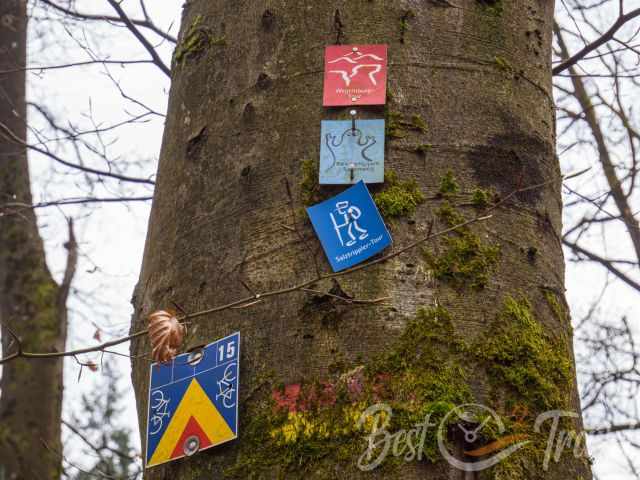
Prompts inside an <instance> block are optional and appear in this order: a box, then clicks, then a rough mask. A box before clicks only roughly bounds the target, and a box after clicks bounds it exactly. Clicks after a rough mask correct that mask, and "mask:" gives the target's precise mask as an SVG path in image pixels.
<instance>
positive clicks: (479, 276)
mask: <svg viewBox="0 0 640 480" xmlns="http://www.w3.org/2000/svg"><path fill="white" fill-rule="evenodd" d="M438 3H440V4H438ZM552 17H553V2H548V1H543V0H513V1H510V2H505V1H494V2H480V1H477V0H456V1H451V2H449V4H447V2H413V3H412V5H411V7H410V10H409V7H408V6H407V5H403V4H402V3H401V2H379V1H375V2H371V1H365V0H358V1H349V2H347V1H329V2H316V1H303V2H291V1H285V0H276V1H272V2H263V1H252V2H248V1H245V2H240V3H238V2H223V1H220V0H215V1H210V2H190V3H188V4H187V5H186V7H185V12H184V18H183V20H182V32H183V34H182V35H181V46H182V47H179V49H180V50H179V51H180V52H184V51H185V48H186V47H187V46H188V45H189V44H193V41H192V40H189V39H190V37H191V36H190V35H189V32H192V31H193V28H192V27H193V25H194V24H196V25H197V26H198V29H199V30H202V29H205V31H206V32H207V35H208V38H216V39H222V38H224V42H204V43H202V42H199V43H198V45H199V46H198V52H197V55H196V54H191V55H185V54H184V53H183V54H181V55H180V58H179V59H175V61H174V69H173V85H172V88H171V94H170V100H169V113H168V118H167V125H166V130H165V134H164V140H163V148H162V154H161V158H160V164H159V168H158V181H157V191H156V197H155V200H154V205H153V209H152V213H151V218H150V222H149V233H148V238H147V247H146V253H145V258H144V262H143V268H142V272H141V276H140V281H139V284H138V288H137V290H136V294H135V301H134V303H135V309H136V313H135V316H134V321H133V325H132V328H133V329H138V328H140V327H141V326H142V323H143V322H144V318H145V317H146V315H148V314H149V313H150V312H151V311H153V310H155V309H158V308H162V307H163V306H165V305H167V303H168V302H171V301H175V302H177V303H178V304H180V305H181V306H183V307H184V308H185V310H187V311H196V310H200V309H202V308H203V307H211V306H215V305H223V304H226V303H228V302H230V301H233V300H236V299H239V298H243V297H246V296H247V289H250V290H252V291H254V292H265V291H270V290H276V289H282V288H286V287H289V286H291V285H295V284H297V283H300V282H303V281H305V280H311V279H313V278H316V276H317V271H316V266H317V268H318V269H319V270H320V271H321V272H322V273H327V272H329V271H330V269H329V265H328V264H327V261H326V259H325V257H324V256H323V252H322V250H321V249H320V245H319V243H318V240H317V238H316V237H315V235H314V232H313V229H312V226H311V224H310V222H309V221H308V220H307V219H306V216H305V215H304V209H303V207H304V206H309V205H313V204H317V203H319V202H321V201H323V200H326V199H328V198H330V197H333V196H335V195H336V194H338V193H340V192H341V191H343V190H344V189H345V187H344V186H335V185H319V181H318V180H319V177H318V172H319V159H320V142H319V139H320V128H321V121H322V120H350V115H349V110H350V107H349V106H347V107H340V106H337V107H335V106H334V107H324V106H323V80H324V71H325V70H324V62H325V58H324V55H325V47H326V46H332V45H335V44H340V45H342V46H344V45H358V46H366V45H387V53H388V58H389V61H388V82H387V93H386V104H385V105H384V106H383V105H378V106H376V105H369V106H366V107H358V118H362V119H367V118H369V119H379V118H385V121H386V132H385V134H386V138H385V155H384V163H385V164H384V169H385V176H384V179H385V181H384V183H381V184H370V185H368V187H369V189H370V191H371V194H372V197H373V199H374V201H375V202H376V205H377V207H378V209H379V210H380V212H381V214H382V217H383V219H384V220H385V223H386V225H387V228H388V229H389V230H390V233H391V235H392V237H393V244H394V247H393V248H401V247H403V246H405V245H408V244H410V243H411V242H413V241H415V240H417V239H419V238H422V237H424V236H425V235H426V234H427V232H429V231H430V229H431V230H432V231H433V232H436V231H440V230H443V229H446V228H450V227H451V226H455V225H458V224H460V223H462V222H464V221H465V220H468V219H472V218H475V217H476V216H478V215H482V214H483V212H486V211H487V209H491V208H493V210H492V211H491V214H492V217H491V218H490V219H488V220H486V221H482V222H477V223H474V224H472V225H468V226H466V227H464V228H459V229H457V230H455V231H452V232H449V233H448V234H446V235H442V236H440V237H438V238H437V239H435V240H433V241H430V242H427V243H424V244H421V245H419V246H417V247H416V248H413V249H411V250H408V251H407V252H406V253H403V254H402V255H400V256H397V257H395V258H393V259H391V260H389V261H386V262H383V263H379V264H377V265H375V266H373V267H370V268H367V269H364V270H360V271H357V272H355V273H351V274H347V275H342V276H339V277H336V278H331V279H328V278H327V279H323V280H322V281H318V282H317V283H315V284H314V285H312V286H310V287H309V288H307V289H306V290H297V291H294V292H291V293H288V294H286V295H277V296H272V297H268V298H263V299H261V300H262V301H260V302H257V303H255V304H254V305H252V306H251V307H248V308H241V309H227V310H224V311H221V312H218V313H216V314H212V315H209V316H205V317H202V318H199V319H196V320H195V321H194V325H192V326H191V327H190V330H189V331H190V336H189V338H188V339H187V345H186V346H187V348H188V347H189V346H193V345H199V344H203V343H207V342H208V341H210V340H211V339H213V338H219V337H222V336H225V335H228V334H229V333H231V332H234V331H241V332H242V336H243V354H242V359H241V361H242V365H243V390H242V391H241V394H240V418H239V432H238V439H237V440H235V441H233V442H230V443H229V444H227V445H225V446H222V447H216V448H212V449H210V450H209V451H208V452H203V453H202V454H199V455H197V456H193V457H191V458H190V459H188V460H184V461H182V460H181V461H178V462H174V464H172V465H170V466H166V467H165V466H159V467H156V468H152V469H149V471H148V472H147V478H149V479H161V478H167V477H168V476H171V477H172V478H203V479H204V478H211V476H212V475H213V476H216V477H218V476H220V477H222V478H336V477H337V476H344V477H345V478H385V479H389V478H402V479H418V478H432V479H443V480H444V479H451V478H459V479H464V478H483V479H534V478H548V479H558V480H559V479H566V478H582V479H584V480H588V479H590V478H591V474H590V469H589V465H588V463H587V462H586V460H585V459H584V458H583V457H575V456H574V455H573V453H572V452H571V451H570V449H568V448H565V451H564V453H563V454H562V455H561V456H560V457H559V459H558V462H555V461H550V462H547V464H546V465H545V449H546V447H547V439H548V433H549V431H550V428H551V421H550V420H547V421H546V422H543V424H542V425H539V427H541V428H539V432H536V431H535V428H534V427H535V423H536V419H537V418H538V415H540V414H542V413H543V412H546V411H548V410H555V409H560V410H563V411H564V410H566V411H573V412H579V403H578V398H577V393H576V390H577V389H576V382H575V371H574V361H573V352H572V346H571V329H570V325H569V323H568V320H567V315H566V314H565V313H564V312H562V313H561V314H558V313H557V312H558V308H557V307H558V306H559V305H560V306H562V305H565V302H564V298H563V294H562V292H563V291H564V286H563V281H564V280H563V257H562V251H561V245H560V241H559V236H558V235H559V233H560V231H561V225H560V219H561V198H560V188H559V187H560V172H559V166H558V165H557V163H556V160H555V157H554V145H553V141H554V131H553V115H554V111H553V99H552V96H551V68H550V67H551V66H550V49H551V25H552ZM531 30H535V31H537V32H539V35H530V34H529V35H527V32H529V31H531ZM347 53H348V52H347ZM347 63H348V62H347ZM343 70H344V69H343ZM335 75H336V77H337V78H341V76H340V75H341V74H335ZM347 77H348V78H349V75H347ZM203 132H204V133H203ZM187 139H196V140H193V141H188V140H187ZM285 179H287V184H285ZM538 184H543V185H542V186H540V187H539V188H537V189H535V190H531V191H527V192H519V193H518V194H517V195H512V196H510V197H508V199H507V200H505V201H504V202H503V203H500V204H499V206H497V207H495V208H494V205H496V203H498V202H501V200H504V199H505V198H506V197H507V196H509V195H510V194H511V193H512V192H514V191H516V190H520V189H523V188H524V187H527V186H532V185H538ZM286 185H288V186H289V187H287V186H286ZM289 193H290V194H291V195H289ZM528 252H529V253H528ZM530 252H536V254H535V255H531V254H530ZM563 308H564V307H563ZM148 348H149V347H148V345H147V343H146V340H144V339H141V340H137V341H136V342H134V343H133V344H132V353H133V354H139V353H142V352H144V351H147V350H148ZM147 367H148V365H146V364H145V363H144V362H142V361H138V360H136V361H134V364H133V369H134V370H133V379H134V384H135V388H136V394H137V401H138V411H139V412H146V411H147V405H146V402H147V392H148V377H147V375H146V372H147ZM466 404H479V405H481V406H482V408H483V409H485V410H478V411H477V412H476V415H474V416H466V417H465V416H464V415H462V416H460V415H457V416H456V414H458V413H460V409H459V408H457V407H460V406H464V405H466ZM374 406H376V407H375V408H373V410H368V409H369V408H371V407H374ZM376 409H377V410H376ZM363 412H369V413H372V412H374V413H375V416H372V417H370V418H369V417H367V416H366V415H365V416H364V417H363V416H362V414H363ZM482 412H485V413H482ZM523 412H524V413H523ZM493 414H495V418H493V417H492V416H493ZM488 417H492V419H491V420H492V422H490V423H487V422H483V421H484V420H485V419H486V418H488ZM425 419H427V421H425ZM376 422H377V423H376ZM140 423H141V429H142V431H144V429H145V422H144V419H142V418H141V420H140ZM432 423H434V424H435V426H432V425H431V424H432ZM374 425H377V426H378V427H380V428H382V425H385V429H386V430H385V431H386V432H387V434H388V435H387V436H386V437H379V438H378V440H380V443H378V444H376V445H374V447H375V448H374V449H372V450H370V451H368V450H367V448H368V446H370V445H371V444H370V443H368V442H367V441H368V440H369V439H370V437H368V435H369V433H370V431H371V428H372V427H373V426H374ZM482 425H491V428H488V429H483V430H482V431H481V432H480V433H479V434H478V435H476V436H473V435H469V432H473V431H475V430H477V429H478V427H479V426H482ZM557 430H558V431H562V432H571V435H573V437H575V436H576V435H577V434H579V433H580V431H581V422H580V420H579V418H574V417H569V416H566V417H563V418H562V419H561V421H559V422H558V428H557ZM392 435H393V436H392ZM573 437H572V438H573ZM383 438H392V439H396V438H400V440H397V446H396V448H395V450H394V445H393V444H390V443H388V442H383V441H382V440H383ZM525 438H526V440H523V439H525ZM565 438H568V437H567V436H565ZM385 445H388V450H387V452H386V454H385V455H382V453H384V448H385ZM511 447H514V448H513V449H512V450H513V453H511V454H509V455H508V456H507V457H506V458H498V459H497V460H496V457H495V455H496V452H498V453H500V452H505V451H507V450H508V449H511ZM554 447H555V444H554ZM509 451H511V450H509ZM465 452H467V454H466V455H465ZM445 454H446V455H445ZM447 455H448V456H449V457H447ZM379 457H380V462H379V464H376V465H373V463H374V462H375V461H376V460H377V459H378V458H379ZM382 457H384V458H382ZM484 460H489V461H490V462H489V463H491V462H493V464H491V465H490V466H488V467H486V469H483V470H481V471H478V472H464V471H462V470H460V469H459V468H460V467H459V466H458V467H456V465H455V461H461V462H463V464H479V462H481V461H484ZM489 463H485V464H486V465H489ZM485 464H483V465H485ZM476 466H477V465H476ZM370 467H371V468H370ZM373 467H375V468H373ZM470 468H471V467H470ZM471 469H472V468H471Z"/></svg>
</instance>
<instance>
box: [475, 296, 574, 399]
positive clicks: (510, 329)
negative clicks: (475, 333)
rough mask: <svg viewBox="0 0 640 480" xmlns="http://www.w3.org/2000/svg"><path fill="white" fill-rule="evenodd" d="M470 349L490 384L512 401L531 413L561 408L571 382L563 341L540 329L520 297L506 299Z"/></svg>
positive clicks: (570, 365)
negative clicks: (509, 393)
mask: <svg viewBox="0 0 640 480" xmlns="http://www.w3.org/2000/svg"><path fill="white" fill-rule="evenodd" d="M474 350H475V354H476V355H477V356H478V357H479V358H480V359H483V360H485V361H486V362H487V373H488V374H489V376H490V378H493V379H494V380H495V382H496V386H497V387H499V388H504V387H507V389H510V390H511V391H512V393H514V394H516V398H515V401H517V402H519V403H523V404H525V405H526V406H527V407H529V408H530V409H531V410H532V411H537V412H544V411H547V410H553V409H560V408H566V407H567V403H568V402H567V392H568V391H571V388H572V382H573V367H572V362H571V359H570V357H569V352H568V348H567V343H566V341H565V339H557V338H552V337H551V336H550V335H549V334H548V333H547V332H546V331H545V329H544V328H543V326H542V325H541V324H540V323H538V321H537V320H536V319H535V318H534V316H533V313H532V310H531V304H530V303H529V301H528V300H527V299H526V298H520V299H516V298H513V297H510V296H509V297H507V298H506V299H505V301H504V304H503V308H502V311H501V312H500V314H499V315H498V317H497V318H496V320H495V321H494V323H493V324H492V325H491V327H490V329H489V332H487V335H485V336H484V338H483V339H482V341H481V342H480V343H479V344H477V345H476V346H475V347H474Z"/></svg>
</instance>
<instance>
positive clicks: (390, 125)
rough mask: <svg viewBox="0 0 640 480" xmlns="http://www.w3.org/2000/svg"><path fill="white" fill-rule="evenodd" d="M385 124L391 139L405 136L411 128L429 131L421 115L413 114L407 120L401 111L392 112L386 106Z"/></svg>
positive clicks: (424, 131)
mask: <svg viewBox="0 0 640 480" xmlns="http://www.w3.org/2000/svg"><path fill="white" fill-rule="evenodd" d="M385 124H386V127H385V134H386V136H387V138H389V139H391V140H393V139H400V138H405V137H406V136H407V133H408V132H409V131H410V130H414V131H417V132H420V133H427V128H428V127H427V122H425V121H424V119H423V118H422V117H421V116H420V115H413V116H412V117H411V119H409V120H407V119H406V118H405V117H404V116H403V115H402V114H401V113H398V112H392V111H391V110H389V108H388V107H386V108H385Z"/></svg>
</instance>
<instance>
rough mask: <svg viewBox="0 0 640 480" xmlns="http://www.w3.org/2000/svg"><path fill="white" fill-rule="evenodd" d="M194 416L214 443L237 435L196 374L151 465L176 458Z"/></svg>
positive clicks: (150, 461)
mask: <svg viewBox="0 0 640 480" xmlns="http://www.w3.org/2000/svg"><path fill="white" fill-rule="evenodd" d="M191 417H193V418H195V420H196V421H197V422H198V424H199V425H200V426H201V428H202V429H203V430H204V433H205V434H206V435H207V437H209V440H210V441H211V446H213V445H218V444H220V443H223V442H226V441H228V440H231V439H233V438H235V437H236V435H235V434H234V433H233V431H232V430H231V428H230V427H229V425H227V422H226V421H225V420H224V418H223V417H222V415H221V414H220V412H219V411H218V409H217V408H216V406H215V405H214V404H213V402H212V401H211V400H210V399H209V397H208V396H207V394H206V393H205V392H204V390H203V389H202V387H201V386H200V384H199V383H198V381H197V380H196V379H195V378H194V379H192V380H191V383H190V384H189V387H188V388H187V391H186V392H185V394H184V396H183V397H182V400H180V403H179V404H178V408H177V409H176V411H175V413H174V415H173V418H172V419H171V422H170V423H169V425H168V426H167V429H166V430H165V432H164V434H163V435H162V438H161V439H160V442H159V443H158V446H157V447H156V450H155V451H154V452H153V456H152V457H151V460H149V463H148V464H147V466H148V467H150V466H152V465H158V464H160V463H164V462H167V461H169V460H172V459H174V458H177V457H173V456H172V454H173V452H174V450H175V449H176V443H177V442H178V440H180V437H181V436H182V432H184V429H185V428H186V426H187V423H188V422H189V419H190V418H191Z"/></svg>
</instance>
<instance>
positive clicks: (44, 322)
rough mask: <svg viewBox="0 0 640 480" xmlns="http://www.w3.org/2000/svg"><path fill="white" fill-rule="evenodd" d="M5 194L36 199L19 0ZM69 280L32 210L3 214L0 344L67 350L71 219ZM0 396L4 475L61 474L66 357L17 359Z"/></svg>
mask: <svg viewBox="0 0 640 480" xmlns="http://www.w3.org/2000/svg"><path fill="white" fill-rule="evenodd" d="M0 21H1V23H2V25H3V28H2V30H0V51H1V52H2V54H1V55H0V70H12V69H13V70H16V69H17V70H16V71H15V72H14V73H12V74H10V75H3V76H0V94H1V95H2V102H1V105H2V107H1V110H0V128H1V132H2V134H1V137H2V141H1V142H0V157H1V158H2V162H0V196H2V201H3V202H22V203H26V204H29V205H30V204H31V203H32V202H31V190H30V185H29V168H28V164H27V152H26V148H25V147H24V146H20V145H16V144H15V143H13V142H11V141H10V136H11V135H17V136H19V137H20V138H26V132H27V122H26V98H25V74H24V70H21V68H22V67H23V66H24V65H25V64H26V40H27V6H26V2H24V1H21V0H10V1H8V2H3V4H2V6H1V7H0ZM69 235H70V237H69V242H68V244H67V248H68V250H69V255H68V263H67V270H66V273H65V275H64V280H63V282H62V283H61V284H60V285H57V284H56V283H55V282H54V280H53V278H52V277H51V274H50V273H49V270H48V268H47V265H46V263H45V255H44V249H43V245H42V240H41V239H40V236H39V235H38V227H37V224H36V218H35V215H34V212H33V210H29V211H25V212H23V213H22V214H21V215H19V216H18V215H15V216H13V215H11V216H9V215H2V216H0V322H1V325H2V350H3V352H9V351H12V349H13V350H16V351H20V350H21V349H23V348H24V349H28V350H39V349H48V351H63V350H64V348H65V340H66V333H67V328H66V321H67V312H66V300H67V295H68V293H69V286H70V283H71V279H72V278H73V275H74V271H75V266H76V245H75V239H74V236H73V229H72V223H71V222H69ZM0 385H1V387H2V396H1V397H0V459H2V462H1V463H2V465H1V466H0V469H2V473H3V474H4V477H3V478H9V479H13V478H16V479H17V478H57V477H58V476H59V474H60V458H59V455H60V452H61V444H60V413H61V408H62V389H63V383H62V359H60V358H55V359H52V360H49V361H46V362H42V363H41V364H39V365H37V364H32V363H30V364H27V363H24V362H13V363H10V364H7V365H5V366H4V367H3V371H2V383H1V384H0Z"/></svg>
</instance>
